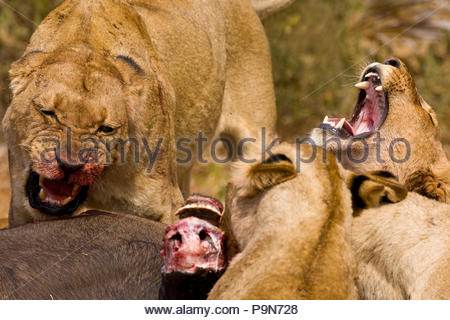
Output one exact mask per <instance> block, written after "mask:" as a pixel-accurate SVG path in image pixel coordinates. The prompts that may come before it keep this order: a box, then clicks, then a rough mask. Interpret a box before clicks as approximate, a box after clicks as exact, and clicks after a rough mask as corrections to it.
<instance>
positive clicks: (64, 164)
mask: <svg viewBox="0 0 450 320" xmlns="http://www.w3.org/2000/svg"><path fill="white" fill-rule="evenodd" d="M56 162H57V163H58V166H59V167H60V168H61V170H62V171H64V173H65V174H66V175H70V174H72V173H74V172H75V171H77V170H79V169H81V168H83V167H84V165H85V164H84V163H79V162H78V163H76V162H69V161H63V160H62V159H61V158H60V157H56Z"/></svg>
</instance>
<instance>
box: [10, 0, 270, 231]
mask: <svg viewBox="0 0 450 320" xmlns="http://www.w3.org/2000/svg"><path fill="white" fill-rule="evenodd" d="M278 2H279V1H269V2H266V3H267V4H268V6H269V7H270V6H274V5H275V6H276V3H278ZM269 7H267V8H269ZM118 56H123V57H128V58H130V59H132V61H133V62H132V63H131V62H130V60H129V61H128V62H127V61H125V59H118V58H117V57H118ZM10 75H11V89H12V91H13V100H12V103H11V105H10V107H9V108H8V110H7V112H6V115H5V118H4V120H3V127H4V131H5V135H6V142H7V145H8V149H9V153H10V172H11V181H12V193H13V195H12V206H11V211H10V224H11V225H19V224H23V223H26V222H30V221H32V220H45V219H48V218H49V216H46V215H43V214H42V213H40V212H38V211H37V210H34V209H32V208H30V206H29V204H28V201H27V198H26V197H25V195H24V188H25V183H26V180H27V177H28V174H29V170H30V158H32V157H33V155H36V154H38V153H39V152H40V151H42V150H43V149H44V148H46V147H48V145H47V144H45V143H43V142H40V141H38V140H39V139H37V137H39V136H40V137H42V136H44V135H47V136H48V135H50V136H54V137H57V138H58V139H60V140H61V141H62V146H64V144H65V143H66V141H65V138H64V132H63V131H64V129H65V128H67V127H68V126H71V127H72V129H73V134H74V139H76V138H78V137H80V136H83V135H84V136H86V135H87V136H92V137H95V138H98V136H97V134H95V129H96V128H97V127H98V126H99V125H102V124H104V123H105V121H107V122H109V123H111V124H114V125H117V126H120V129H119V130H118V131H117V132H116V133H115V134H114V135H113V137H114V138H127V137H133V136H137V137H139V138H142V137H143V138H146V139H147V140H149V143H150V144H153V145H152V146H153V147H154V144H156V142H157V139H158V138H160V137H161V138H164V141H163V144H162V147H161V152H160V154H159V156H160V157H159V158H158V161H157V163H156V164H155V166H154V168H153V170H152V172H151V174H148V173H147V172H146V169H147V165H146V164H147V163H146V162H145V161H144V163H139V164H138V165H134V163H133V162H132V159H133V154H132V152H128V153H127V162H126V164H125V165H120V166H119V165H117V163H116V162H113V163H112V164H111V165H110V166H109V167H107V168H106V169H105V170H104V172H103V173H102V176H101V178H100V180H99V181H97V182H96V183H94V185H92V186H91V187H90V190H89V195H88V199H87V201H86V202H85V204H84V206H83V207H80V208H79V209H78V211H77V212H81V211H84V210H86V209H99V210H106V211H115V212H128V213H132V214H136V215H140V216H145V217H148V218H151V219H154V220H159V221H162V222H170V221H172V220H173V216H172V213H173V211H174V208H175V207H177V206H178V205H179V204H181V203H182V201H183V200H182V195H181V194H180V192H179V191H178V186H180V187H181V190H182V192H183V194H184V195H187V194H189V177H190V170H191V167H192V164H193V163H194V162H195V160H196V157H195V155H196V153H197V150H196V141H195V140H194V139H195V138H197V136H198V134H199V132H201V133H202V134H203V137H204V138H207V139H208V141H209V142H211V140H212V138H213V137H214V136H227V137H230V138H231V139H232V140H233V141H235V142H236V141H238V140H240V139H242V138H247V137H253V138H256V139H257V142H256V143H254V144H250V143H247V144H246V148H245V150H244V152H247V151H246V150H247V149H251V148H252V146H253V147H254V146H259V145H260V144H259V143H258V141H259V139H260V135H261V127H265V129H266V134H267V138H268V139H270V138H272V137H274V136H275V119H276V111H275V96H274V91H273V83H272V74H271V62H270V56H269V47H268V43H267V39H266V37H265V34H264V30H263V27H262V24H261V22H260V20H259V18H258V16H257V14H256V12H255V10H254V9H253V8H252V6H251V3H250V1H238V0H231V1H224V0H212V1H207V2H205V1H199V0H196V1H189V2H186V1H181V0H175V1H163V0H156V1H147V0H146V1H119V0H99V1H93V0H86V1H75V0H67V1H65V2H64V3H62V4H61V5H60V6H59V7H58V8H56V9H55V10H54V11H52V12H51V13H50V14H49V15H48V16H47V18H46V19H45V20H44V21H43V22H42V23H41V24H40V26H39V27H38V28H37V30H36V32H35V33H34V34H33V36H32V38H31V41H30V44H29V46H28V47H27V49H26V51H25V54H24V56H23V57H22V58H21V59H20V60H19V61H17V62H16V63H14V64H13V66H12V67H11V71H10ZM47 108H49V109H52V110H54V111H55V112H56V115H57V119H58V121H57V122H55V121H53V120H52V119H51V118H48V117H45V116H44V115H43V114H42V113H40V112H39V110H38V109H47ZM100 138H101V139H103V137H100ZM180 138H186V139H190V142H189V143H186V142H185V141H182V140H181V142H183V143H182V144H181V145H182V146H183V147H184V148H185V149H186V148H187V149H188V150H189V151H190V152H191V153H192V154H193V157H192V161H190V162H189V163H187V164H180V165H178V166H176V167H175V156H176V154H175V142H176V141H180V140H179V139H180ZM81 147H82V146H81V144H80V145H77V146H75V148H76V150H78V149H80V148H81ZM77 148H78V149H77ZM257 148H259V147H257ZM100 149H101V150H100V151H101V153H102V155H104V153H105V150H104V148H100ZM129 149H132V147H130V148H129ZM140 150H141V154H144V153H145V152H144V150H145V149H144V147H143V146H142V145H141V149H140ZM152 150H153V149H152ZM128 151H130V150H128ZM178 157H179V158H180V159H185V158H186V153H184V152H179V153H178ZM146 161H147V162H148V159H147V160H146ZM77 212H76V213H75V214H77Z"/></svg>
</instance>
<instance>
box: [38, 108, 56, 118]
mask: <svg viewBox="0 0 450 320" xmlns="http://www.w3.org/2000/svg"><path fill="white" fill-rule="evenodd" d="M41 112H42V113H43V114H45V115H46V116H51V117H54V116H55V112H54V111H50V110H41Z"/></svg>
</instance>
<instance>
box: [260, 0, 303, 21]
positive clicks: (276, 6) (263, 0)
mask: <svg viewBox="0 0 450 320" xmlns="http://www.w3.org/2000/svg"><path fill="white" fill-rule="evenodd" d="M251 1H252V6H253V9H255V11H256V13H257V14H258V16H259V17H260V18H261V19H264V18H267V17H268V16H271V15H272V14H274V13H275V12H278V11H280V10H283V9H284V8H286V7H288V6H290V5H291V4H292V3H293V2H294V1H295V0H251Z"/></svg>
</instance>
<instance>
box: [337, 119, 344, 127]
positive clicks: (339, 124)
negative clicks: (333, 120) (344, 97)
mask: <svg viewBox="0 0 450 320" xmlns="http://www.w3.org/2000/svg"><path fill="white" fill-rule="evenodd" d="M344 123H345V118H342V119H341V120H340V121H339V122H338V124H337V125H336V126H335V128H336V129H341V128H342V127H343V126H344Z"/></svg>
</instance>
